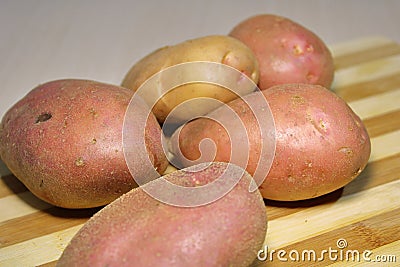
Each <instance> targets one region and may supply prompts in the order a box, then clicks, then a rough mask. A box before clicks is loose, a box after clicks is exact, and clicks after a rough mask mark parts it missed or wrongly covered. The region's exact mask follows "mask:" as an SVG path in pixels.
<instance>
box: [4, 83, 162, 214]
mask: <svg viewBox="0 0 400 267" xmlns="http://www.w3.org/2000/svg"><path fill="white" fill-rule="evenodd" d="M132 95H133V93H132V92H131V91H130V90H128V89H126V88H122V87H118V86H114V85H109V84H103V83H100V82H95V81H88V80H76V79H65V80H56V81H51V82H47V83H45V84H42V85H39V86H37V87H36V88H34V89H33V90H32V91H30V92H29V93H28V94H27V95H26V96H25V97H24V98H22V99H21V100H20V101H18V102H17V103H16V104H15V105H14V106H13V107H11V108H10V109H9V110H8V111H7V113H6V114H5V115H4V117H3V119H2V123H1V126H0V155H1V158H2V160H3V161H4V162H5V164H6V165H7V167H8V168H9V169H10V170H11V171H12V173H13V174H14V175H15V176H16V177H17V178H18V179H19V180H21V181H22V182H23V183H24V184H25V186H26V187H27V188H28V189H29V190H30V191H31V192H32V193H33V194H35V195H36V196H37V197H39V198H41V199H42V200H44V201H47V202H49V203H51V204H53V205H56V206H60V207H65V208H89V207H96V206H102V205H105V204H107V203H110V202H111V201H113V200H114V199H116V198H117V197H119V196H120V195H122V194H123V193H125V192H128V191H129V190H131V189H132V188H133V187H135V186H137V185H136V182H135V180H134V179H133V177H132V175H131V174H130V172H129V169H128V167H127V165H126V163H125V158H124V153H123V144H122V125H123V120H124V115H125V111H126V109H127V105H128V103H129V101H130V99H131V97H132ZM134 139H135V136H132V142H133V141H134ZM146 146H147V151H148V154H149V156H148V158H149V160H150V161H152V163H153V164H154V167H155V168H156V169H157V170H158V171H159V172H163V171H164V170H165V168H166V167H167V165H168V161H167V160H166V158H165V156H164V153H163V149H162V146H161V129H160V126H159V124H158V123H157V121H156V119H155V117H154V116H153V115H151V116H149V117H148V123H147V126H146ZM130 164H132V166H137V167H140V168H137V170H136V171H135V172H133V173H132V174H133V175H134V176H140V175H142V174H143V173H144V172H145V171H146V170H144V169H143V168H142V166H143V161H142V159H138V160H137V162H131V163H130Z"/></svg>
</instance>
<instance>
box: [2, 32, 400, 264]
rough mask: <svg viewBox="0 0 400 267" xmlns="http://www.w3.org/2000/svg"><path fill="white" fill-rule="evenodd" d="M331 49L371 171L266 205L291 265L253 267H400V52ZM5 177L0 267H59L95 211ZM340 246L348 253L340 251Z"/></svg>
mask: <svg viewBox="0 0 400 267" xmlns="http://www.w3.org/2000/svg"><path fill="white" fill-rule="evenodd" d="M331 49H332V51H333V54H334V57H335V64H336V68H337V71H336V76H335V82H334V86H333V87H334V90H335V91H336V92H337V93H338V94H339V95H340V96H342V97H343V98H344V99H345V100H346V101H347V102H348V103H349V105H350V106H351V107H352V108H353V109H354V111H355V112H356V113H357V114H358V115H359V116H360V117H361V118H362V120H363V121H364V123H365V125H366V127H367V129H368V132H369V134H370V137H371V142H372V153H371V158H370V161H369V164H368V165H367V167H366V169H365V170H364V171H363V172H362V173H361V175H360V176H359V177H358V178H357V179H356V180H354V181H353V182H352V183H350V184H349V185H347V186H346V187H344V188H343V189H340V190H337V191H335V192H333V193H331V194H328V195H326V196H323V197H320V198H317V199H314V200H308V201H300V202H293V203H282V202H275V201H268V200H267V201H266V212H267V213H268V217H269V222H268V234H267V236H266V240H265V245H268V248H269V250H270V251H271V250H276V251H278V250H282V251H285V252H286V253H287V254H286V255H283V257H284V258H286V259H288V261H287V262H284V261H281V260H279V259H278V258H277V254H276V253H275V254H273V256H274V258H273V260H272V261H255V262H254V264H253V265H254V266H279V265H283V264H284V265H293V266H311V265H313V266H325V265H332V266H343V265H344V264H346V265H348V266H400V45H399V44H397V43H396V42H393V41H391V40H389V39H386V38H382V37H370V38H364V39H357V40H351V41H349V42H346V43H341V44H338V45H333V46H331ZM0 170H1V172H0V173H1V174H2V177H1V180H0V266H54V265H55V263H56V261H57V259H58V257H59V256H60V254H61V253H62V251H63V249H64V248H65V246H66V245H67V244H68V242H69V240H70V239H71V238H72V236H73V235H74V234H75V233H76V231H78V230H79V228H80V227H81V226H82V224H83V223H84V222H85V221H86V220H87V219H88V218H89V217H90V216H91V215H92V214H93V213H94V212H96V209H93V210H65V209H60V208H56V207H52V206H51V205H48V204H46V203H44V202H42V201H40V200H39V199H37V198H35V197H34V196H33V195H32V194H31V193H30V192H29V191H27V189H26V188H25V187H24V186H23V185H22V184H21V183H20V182H19V181H18V180H17V179H16V178H15V177H14V176H12V175H4V174H6V173H7V172H6V171H5V168H4V166H3V167H1V165H0ZM338 240H341V241H344V240H345V241H346V242H347V247H345V248H343V249H339V248H338V246H337V242H338ZM330 248H331V249H334V250H335V249H336V250H337V251H342V255H344V256H342V260H340V258H339V259H337V260H334V259H333V260H332V258H329V255H328V254H323V255H324V259H323V260H321V261H319V260H318V258H321V257H320V256H321V251H322V250H329V249H330ZM309 250H313V251H315V252H316V255H317V260H316V261H309V260H304V261H302V260H301V258H300V261H297V262H294V261H291V260H290V259H289V253H290V252H291V251H292V254H291V255H292V256H293V255H295V254H293V253H294V251H297V252H299V253H300V255H301V253H302V252H303V251H309ZM366 250H367V251H371V252H370V254H368V256H369V258H370V259H372V260H375V259H378V257H380V259H386V260H387V261H388V260H391V261H394V260H395V261H396V262H391V263H389V262H385V263H382V262H366V261H365V260H364V259H363V258H362V253H363V252H364V251H366ZM346 251H347V252H349V251H350V252H352V251H358V252H359V253H360V261H354V260H352V258H350V260H349V261H346V258H345V255H346ZM338 253H339V252H338ZM354 253H355V252H354ZM338 255H340V254H338ZM281 256H282V255H281ZM350 256H351V255H350ZM350 256H349V257H350ZM332 257H333V256H332ZM321 259H322V258H321Z"/></svg>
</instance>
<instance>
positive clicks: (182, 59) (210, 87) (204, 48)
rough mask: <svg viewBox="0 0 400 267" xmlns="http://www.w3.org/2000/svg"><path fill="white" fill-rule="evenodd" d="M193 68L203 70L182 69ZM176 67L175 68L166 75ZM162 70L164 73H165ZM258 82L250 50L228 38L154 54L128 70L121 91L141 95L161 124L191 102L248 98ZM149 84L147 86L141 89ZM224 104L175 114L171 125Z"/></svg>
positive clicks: (209, 104) (194, 104) (188, 43)
mask: <svg viewBox="0 0 400 267" xmlns="http://www.w3.org/2000/svg"><path fill="white" fill-rule="evenodd" d="M190 62H191V63H193V62H198V63H199V64H197V65H196V64H194V65H190V64H182V63H190ZM207 62H210V64H208V63H207ZM200 63H203V64H200ZM216 63H220V64H216ZM221 63H222V64H223V66H220V65H221ZM189 65H190V66H189ZM171 66H175V68H173V69H171V71H170V72H167V71H165V70H166V69H167V68H169V67H171ZM228 66H229V67H228ZM161 70H164V71H163V72H162V73H160V71H161ZM155 74H156V75H155ZM243 74H244V75H243ZM246 76H247V77H248V78H246ZM150 77H152V79H150V80H148V79H149V78H150ZM258 77H259V69H258V63H257V60H256V58H255V56H254V54H253V52H252V51H251V50H250V49H249V48H248V47H247V46H246V45H244V44H243V43H242V42H241V41H239V40H237V39H235V38H232V37H229V36H223V35H212V36H206V37H200V38H197V39H193V40H188V41H185V42H183V43H179V44H177V45H174V46H166V47H163V48H160V49H158V50H156V51H154V52H153V53H151V54H149V55H147V56H146V57H144V58H143V59H141V60H140V61H139V62H137V63H136V64H135V65H134V66H133V67H132V68H131V69H130V70H129V72H128V73H127V74H126V76H125V78H124V80H123V82H122V86H123V87H126V88H129V89H132V90H133V91H135V92H137V91H138V90H139V92H138V93H139V94H140V95H141V96H142V97H143V98H144V99H145V100H146V102H147V103H148V104H149V105H150V106H153V105H154V107H153V113H154V114H155V115H156V117H157V119H158V121H159V122H161V123H162V122H164V121H165V119H166V117H167V116H168V114H170V112H171V111H172V110H173V109H174V108H175V107H177V106H178V105H179V104H181V103H183V102H185V101H187V100H192V99H199V98H204V97H207V98H212V99H217V100H219V101H221V102H224V103H226V102H229V101H231V100H233V99H235V98H237V96H238V95H245V94H248V93H250V92H252V91H254V89H255V88H256V83H257V82H258ZM146 80H148V81H147V82H146V83H147V86H142V85H143V83H144V82H145V81H146ZM196 81H197V82H196ZM249 81H250V82H249ZM221 85H223V86H221ZM141 86H142V87H141ZM224 87H227V88H229V89H227V88H224ZM139 88H141V89H139ZM166 92H168V93H166ZM164 93H166V94H164ZM237 94H238V95H237ZM200 101H201V102H200ZM221 102H219V103H217V102H216V101H207V100H204V99H202V100H199V102H191V103H188V105H186V106H181V107H180V108H179V109H177V110H176V111H174V113H173V114H172V115H171V114H170V116H171V122H175V123H180V122H182V121H185V120H188V119H191V118H193V117H194V116H200V115H204V114H206V113H208V112H210V111H211V110H213V109H215V108H216V107H217V106H218V105H220V104H221Z"/></svg>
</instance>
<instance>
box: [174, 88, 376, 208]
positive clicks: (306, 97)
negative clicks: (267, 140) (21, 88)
mask: <svg viewBox="0 0 400 267" xmlns="http://www.w3.org/2000/svg"><path fill="white" fill-rule="evenodd" d="M263 97H265V99H266V100H267V101H268V104H269V106H270V109H271V112H272V115H273V117H274V121H275V131H276V132H275V133H276V134H275V136H276V150H275V157H274V159H273V162H272V166H271V169H270V171H269V173H268V175H267V176H266V178H265V180H264V182H263V183H262V184H261V186H260V187H259V190H260V191H261V193H262V195H263V197H264V198H268V199H273V200H282V201H293V200H303V199H309V198H314V197H318V196H321V195H324V194H327V193H329V192H332V191H334V190H336V189H339V188H341V187H343V186H344V185H346V184H348V183H349V182H350V181H352V180H353V179H354V178H355V177H356V176H358V175H359V174H360V172H361V171H362V170H363V169H364V168H365V166H366V164H367V162H368V159H369V156H370V151H371V144H370V139H369V136H368V133H367V131H366V129H365V127H364V125H363V123H362V121H361V120H360V119H359V117H358V116H357V115H356V114H355V113H354V112H353V111H352V110H351V108H350V107H349V106H348V105H347V104H346V103H345V102H344V101H343V100H342V99H341V98H339V97H338V96H337V95H335V94H334V93H333V92H331V91H329V90H328V89H326V88H324V87H321V86H319V85H310V84H287V85H277V86H274V87H271V88H270V89H268V90H264V91H261V92H255V93H252V94H250V95H248V96H245V97H243V99H247V100H248V102H249V103H250V104H251V106H252V107H255V106H258V105H259V104H260V103H262V102H263V101H265V100H264V99H263ZM228 106H229V107H231V108H232V109H233V110H235V112H236V113H237V114H238V116H239V117H240V118H241V120H242V121H243V123H244V124H245V126H246V129H247V130H248V131H247V134H248V138H249V143H250V157H249V160H248V164H247V166H242V167H243V168H246V169H247V171H248V172H249V173H250V174H253V173H254V171H255V169H256V168H258V167H260V168H266V167H265V166H258V160H259V151H260V147H261V145H260V141H261V140H260V129H259V128H258V124H257V121H256V120H255V117H254V116H253V115H252V112H251V110H250V109H249V107H248V106H246V105H244V103H243V100H241V99H237V100H234V101H232V102H230V103H228V105H227V106H223V107H221V108H219V109H217V110H215V111H214V113H213V114H217V115H216V116H215V117H214V118H216V119H217V121H219V122H220V123H221V124H219V123H217V122H215V121H211V120H210V119H207V118H200V119H196V120H193V121H191V122H189V123H187V124H186V125H184V126H183V127H182V128H181V129H180V132H179V131H178V130H177V132H175V133H174V134H173V136H172V137H171V140H170V142H171V144H170V146H171V151H172V153H173V154H174V155H175V157H176V158H175V160H178V161H181V162H186V160H185V159H183V157H182V156H179V153H178V152H179V149H180V152H181V153H182V155H183V156H185V157H186V158H187V159H189V160H195V159H197V158H198V157H199V156H200V152H199V144H200V142H201V140H203V139H205V138H209V139H211V140H213V141H214V143H215V145H216V148H217V151H216V156H215V160H216V161H224V162H229V161H230V152H231V142H230V140H229V135H228V133H227V132H226V131H224V129H223V128H222V126H221V125H223V124H224V123H225V122H226V120H225V119H224V117H223V114H224V112H222V110H223V109H226V108H227V107H228ZM219 114H222V115H219ZM233 145H234V144H233ZM202 153H203V154H212V152H211V151H206V150H205V151H202ZM177 155H178V156H177Z"/></svg>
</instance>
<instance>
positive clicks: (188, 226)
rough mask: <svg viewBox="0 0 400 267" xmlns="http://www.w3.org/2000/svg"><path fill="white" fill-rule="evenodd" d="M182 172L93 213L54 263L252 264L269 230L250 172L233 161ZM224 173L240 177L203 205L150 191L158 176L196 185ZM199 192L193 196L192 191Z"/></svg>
mask: <svg viewBox="0 0 400 267" xmlns="http://www.w3.org/2000/svg"><path fill="white" fill-rule="evenodd" d="M206 165H208V163H207V164H202V165H197V166H194V167H191V168H188V169H184V170H179V171H176V172H173V173H171V174H168V175H166V176H164V177H163V178H160V179H157V180H154V181H151V182H149V183H147V184H145V185H144V186H143V187H138V188H135V189H133V190H132V191H130V192H128V193H127V194H125V195H123V196H121V197H120V198H118V199H117V200H115V201H114V202H112V203H111V204H109V205H108V206H106V207H105V208H103V209H102V210H101V211H99V212H98V213H96V214H95V215H94V216H93V217H92V218H91V219H90V220H89V221H88V222H87V223H86V224H85V225H84V226H83V227H82V228H81V229H80V230H79V231H78V232H77V234H76V235H75V236H74V237H73V238H72V240H71V242H70V243H69V244H68V246H67V247H66V248H65V250H64V252H63V254H62V255H61V257H60V259H59V261H58V263H57V266H59V267H61V266H143V267H145V266H176V267H178V266H185V267H186V266H210V267H211V266H240V267H242V266H248V265H249V264H251V262H252V261H253V260H254V259H255V258H256V255H257V251H258V250H259V249H260V248H261V246H262V244H263V242H264V239H265V235H266V231H267V217H266V212H265V205H264V202H263V199H262V197H261V194H260V193H259V191H258V190H256V191H253V192H249V190H248V188H249V185H250V182H251V180H252V178H251V176H250V175H249V174H248V173H246V172H244V170H243V169H242V168H239V167H237V166H234V165H232V164H230V167H231V168H232V169H231V171H229V172H228V171H227V166H228V164H226V163H212V164H210V165H209V166H206ZM225 171H226V172H227V173H228V174H227V177H228V178H230V177H232V176H238V177H239V178H240V177H241V178H240V180H239V182H238V183H237V184H236V185H235V186H234V187H233V189H232V190H231V191H229V192H228V193H227V194H226V195H224V196H223V197H222V198H219V199H217V200H215V201H212V202H210V203H208V204H206V205H201V206H196V207H180V206H173V205H169V204H165V203H163V202H160V201H158V200H156V199H155V198H153V197H152V196H150V195H149V194H148V193H146V191H145V190H149V189H150V188H156V189H157V188H158V187H159V186H160V181H161V179H165V180H164V181H168V182H171V183H173V184H176V185H179V186H184V187H186V188H188V187H191V188H193V187H195V188H198V187H199V186H205V185H209V184H210V183H211V182H215V181H219V180H221V181H220V182H221V183H222V184H224V185H225V184H226V183H227V182H228V181H229V180H230V179H222V178H220V179H218V177H220V176H221V175H222V174H223V173H224V172H225ZM194 197H196V195H194Z"/></svg>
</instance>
